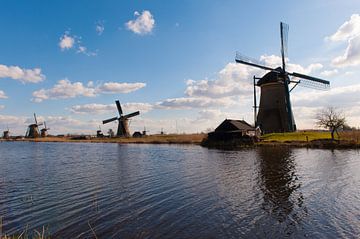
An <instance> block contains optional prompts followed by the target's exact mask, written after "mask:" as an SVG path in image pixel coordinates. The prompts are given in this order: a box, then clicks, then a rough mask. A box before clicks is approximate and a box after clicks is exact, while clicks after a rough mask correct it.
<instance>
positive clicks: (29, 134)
mask: <svg viewBox="0 0 360 239" xmlns="http://www.w3.org/2000/svg"><path fill="white" fill-rule="evenodd" d="M34 119H35V124H30V125H29V126H28V129H27V131H26V135H25V137H26V138H38V137H39V136H40V131H39V126H41V125H43V124H42V123H40V124H38V121H37V119H36V114H35V113H34Z"/></svg>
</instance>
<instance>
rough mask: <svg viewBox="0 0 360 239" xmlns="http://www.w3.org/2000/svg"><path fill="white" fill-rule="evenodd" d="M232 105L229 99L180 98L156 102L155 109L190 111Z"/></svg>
mask: <svg viewBox="0 0 360 239" xmlns="http://www.w3.org/2000/svg"><path fill="white" fill-rule="evenodd" d="M233 103H234V102H233V101H232V100H231V99H230V98H223V99H219V98H218V99H212V98H207V97H196V98H193V97H180V98H172V99H166V100H164V101H162V102H158V103H157V104H156V107H157V108H160V109H192V108H211V107H226V106H230V105H232V104H233Z"/></svg>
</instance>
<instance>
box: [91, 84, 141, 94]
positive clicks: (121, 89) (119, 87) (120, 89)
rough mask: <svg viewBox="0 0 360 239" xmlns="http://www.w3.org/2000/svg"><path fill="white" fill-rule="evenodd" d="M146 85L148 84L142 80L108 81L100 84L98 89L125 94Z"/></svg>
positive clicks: (99, 90)
mask: <svg viewBox="0 0 360 239" xmlns="http://www.w3.org/2000/svg"><path fill="white" fill-rule="evenodd" d="M145 86H146V84H145V83H141V82H136V83H119V82H106V83H104V84H103V85H101V86H99V87H98V89H97V91H98V92H100V93H110V94H115V93H122V94H125V93H130V92H133V91H136V90H139V89H141V88H143V87H145Z"/></svg>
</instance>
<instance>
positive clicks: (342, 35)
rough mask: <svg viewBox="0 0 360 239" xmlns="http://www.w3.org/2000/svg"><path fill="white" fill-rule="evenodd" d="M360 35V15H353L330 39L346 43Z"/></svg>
mask: <svg viewBox="0 0 360 239" xmlns="http://www.w3.org/2000/svg"><path fill="white" fill-rule="evenodd" d="M359 34H360V15H359V14H353V15H352V16H351V17H350V20H349V21H346V22H344V23H343V24H342V25H341V26H340V27H339V29H338V30H337V31H336V32H335V33H334V34H333V35H331V36H330V37H327V38H326V39H329V40H331V41H346V40H349V39H351V38H353V37H355V36H357V35H359Z"/></svg>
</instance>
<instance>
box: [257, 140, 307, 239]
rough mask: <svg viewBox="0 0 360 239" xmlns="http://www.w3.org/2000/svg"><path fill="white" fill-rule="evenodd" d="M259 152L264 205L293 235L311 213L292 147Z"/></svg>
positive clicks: (266, 149) (265, 149)
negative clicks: (305, 203)
mask: <svg viewBox="0 0 360 239" xmlns="http://www.w3.org/2000/svg"><path fill="white" fill-rule="evenodd" d="M257 153H258V156H259V157H258V160H259V174H260V175H259V177H258V179H259V186H260V189H261V191H262V192H263V203H262V208H263V210H264V211H266V212H267V213H268V214H269V215H270V216H271V217H272V218H274V219H275V220H276V221H278V223H280V225H282V226H284V227H285V228H284V230H285V231H287V233H288V234H289V233H290V234H291V233H292V231H293V230H295V227H296V226H297V225H298V224H299V223H300V222H301V221H302V219H303V218H304V217H305V216H306V215H307V210H306V207H304V197H303V195H302V193H301V190H300V188H301V182H300V181H299V178H298V176H297V173H296V164H295V157H294V156H293V152H292V149H289V148H282V147H272V148H267V147H263V148H259V149H258V151H257Z"/></svg>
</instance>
